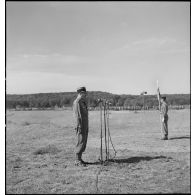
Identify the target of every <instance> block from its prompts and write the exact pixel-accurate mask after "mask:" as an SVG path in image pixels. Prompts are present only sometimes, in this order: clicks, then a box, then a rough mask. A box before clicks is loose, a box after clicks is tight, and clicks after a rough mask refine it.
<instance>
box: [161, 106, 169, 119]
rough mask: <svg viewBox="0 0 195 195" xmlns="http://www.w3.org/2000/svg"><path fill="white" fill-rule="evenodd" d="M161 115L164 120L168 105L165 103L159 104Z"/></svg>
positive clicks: (166, 115)
mask: <svg viewBox="0 0 195 195" xmlns="http://www.w3.org/2000/svg"><path fill="white" fill-rule="evenodd" d="M161 113H162V116H163V117H164V118H167V117H168V105H167V103H166V102H163V103H162V104H161Z"/></svg>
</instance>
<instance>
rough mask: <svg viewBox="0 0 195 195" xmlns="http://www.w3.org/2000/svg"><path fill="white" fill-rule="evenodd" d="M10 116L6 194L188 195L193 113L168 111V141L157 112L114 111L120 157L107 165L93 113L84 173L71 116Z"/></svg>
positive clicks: (12, 113)
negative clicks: (101, 156) (78, 162)
mask: <svg viewBox="0 0 195 195" xmlns="http://www.w3.org/2000/svg"><path fill="white" fill-rule="evenodd" d="M6 117H7V121H6V124H7V126H6V193H12V194H23V193H27V194H34V193H39V194H65V193H190V189H191V187H190V110H189V109H185V110H170V111H169V140H166V141H163V140H160V138H161V133H160V118H159V112H158V111H138V112H137V113H135V112H134V111H110V131H111V136H112V141H113V144H114V146H115V149H116V151H117V154H116V157H115V158H114V159H112V161H111V162H109V164H108V165H107V166H101V165H100V164H99V162H98V158H99V147H100V118H99V117H100V113H99V112H98V111H90V112H89V137H88V144H87V149H86V151H85V153H84V154H83V159H84V160H85V161H87V162H89V165H88V166H87V167H84V168H82V167H75V166H74V163H73V162H74V157H75V156H74V143H75V136H74V135H75V132H74V131H73V119H72V112H71V111H7V115H6ZM113 155H114V151H113V150H111V156H112V157H113Z"/></svg>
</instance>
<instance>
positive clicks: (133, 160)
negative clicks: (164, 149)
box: [86, 156, 171, 165]
mask: <svg viewBox="0 0 195 195" xmlns="http://www.w3.org/2000/svg"><path fill="white" fill-rule="evenodd" d="M167 158H168V159H171V157H166V156H153V157H152V156H135V157H130V158H122V159H110V160H109V162H114V163H138V162H140V161H150V160H154V159H167ZM86 164H88V165H99V164H101V162H100V161H96V162H86ZM103 164H107V163H106V162H104V163H103Z"/></svg>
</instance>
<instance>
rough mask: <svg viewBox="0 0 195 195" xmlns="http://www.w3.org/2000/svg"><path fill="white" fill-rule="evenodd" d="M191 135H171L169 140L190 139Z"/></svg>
mask: <svg viewBox="0 0 195 195" xmlns="http://www.w3.org/2000/svg"><path fill="white" fill-rule="evenodd" d="M190 138H191V137H190V136H189V135H187V136H181V137H170V138H169V140H173V139H190Z"/></svg>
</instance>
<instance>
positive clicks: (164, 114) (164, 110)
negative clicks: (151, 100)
mask: <svg viewBox="0 0 195 195" xmlns="http://www.w3.org/2000/svg"><path fill="white" fill-rule="evenodd" d="M158 99H159V100H160V114H161V120H162V133H163V137H162V140H168V105H167V102H166V97H165V96H162V97H161V95H160V91H159V89H158Z"/></svg>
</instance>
